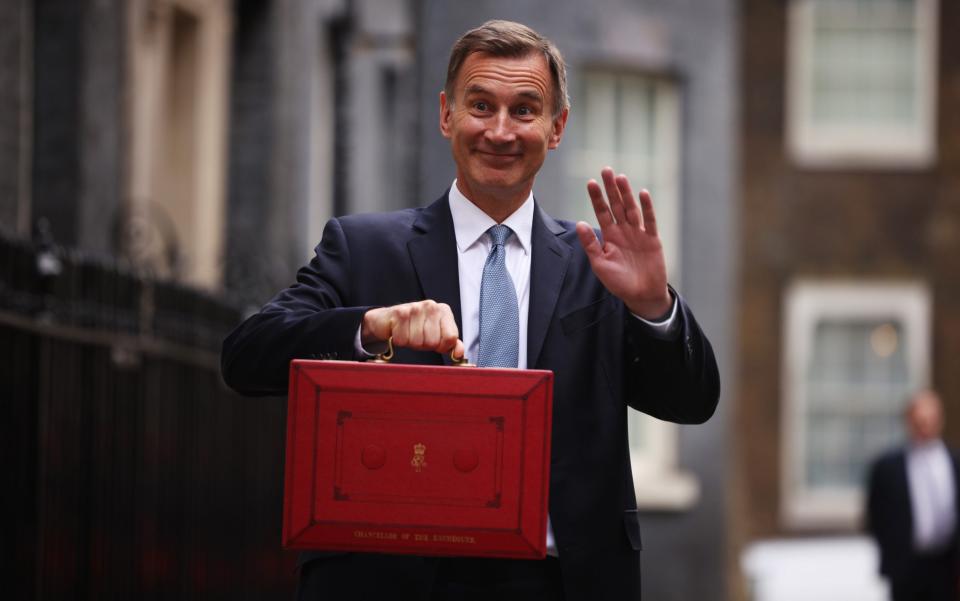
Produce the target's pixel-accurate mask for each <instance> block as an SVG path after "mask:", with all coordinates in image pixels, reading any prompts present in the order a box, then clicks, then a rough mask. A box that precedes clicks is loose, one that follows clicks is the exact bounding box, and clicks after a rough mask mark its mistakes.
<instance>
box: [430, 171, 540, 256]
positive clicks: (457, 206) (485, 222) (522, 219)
mask: <svg viewBox="0 0 960 601" xmlns="http://www.w3.org/2000/svg"><path fill="white" fill-rule="evenodd" d="M448 196H449V199H450V215H451V216H452V217H453V231H454V233H455V234H456V237H457V250H459V251H460V252H461V253H462V252H464V251H466V250H467V249H468V248H470V247H471V246H473V245H474V244H476V243H477V241H478V240H480V239H481V238H482V237H483V235H484V234H486V233H487V230H488V229H490V228H491V227H493V226H495V225H497V222H496V221H494V220H493V219H492V218H491V217H490V216H489V215H487V214H486V213H484V212H483V211H482V210H481V209H480V207H478V206H477V205H475V204H473V203H472V202H471V201H470V199H468V198H467V197H466V196H464V195H463V193H462V192H460V189H459V188H457V180H453V185H451V186H450V194H449V195H448ZM533 207H534V204H533V191H531V192H530V195H529V196H527V199H526V200H525V201H523V204H522V205H520V208H519V209H517V210H516V211H514V212H513V213H511V215H510V216H509V217H507V218H506V219H504V220H503V225H506V226H508V227H509V228H510V229H511V230H513V234H514V237H515V238H516V240H517V241H518V242H519V243H520V246H521V248H523V252H524V253H526V254H530V237H531V232H532V230H533Z"/></svg>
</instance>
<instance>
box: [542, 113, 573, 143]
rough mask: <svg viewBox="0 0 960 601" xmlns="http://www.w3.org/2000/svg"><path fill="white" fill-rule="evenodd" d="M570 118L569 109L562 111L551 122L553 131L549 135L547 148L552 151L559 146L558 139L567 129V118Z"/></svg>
mask: <svg viewBox="0 0 960 601" xmlns="http://www.w3.org/2000/svg"><path fill="white" fill-rule="evenodd" d="M569 116H570V109H563V111H562V112H561V113H560V114H559V115H557V116H556V117H555V118H554V120H553V131H552V132H551V133H550V144H549V146H547V148H549V149H550V150H553V149H554V148H556V147H557V146H560V139H561V138H563V131H564V129H566V127H567V117H569Z"/></svg>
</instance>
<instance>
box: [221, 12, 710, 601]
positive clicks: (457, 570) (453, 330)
mask: <svg viewBox="0 0 960 601" xmlns="http://www.w3.org/2000/svg"><path fill="white" fill-rule="evenodd" d="M568 113H569V104H568V101H567V93H566V72H565V67H564V63H563V59H562V58H561V56H560V53H559V52H558V51H557V49H556V48H555V47H554V45H553V44H552V43H551V42H550V41H549V40H546V39H545V38H543V37H542V36H540V35H539V34H537V33H536V32H534V31H533V30H531V29H529V28H527V27H525V26H523V25H520V24H517V23H510V22H505V21H491V22H487V23H485V24H484V25H482V26H481V27H479V28H477V29H474V30H471V31H469V32H467V33H466V34H464V35H463V36H462V37H461V38H460V40H458V41H457V43H456V44H455V45H454V47H453V49H452V51H451V56H450V62H449V68H448V73H447V82H446V85H445V87H444V90H443V91H442V92H441V93H440V131H441V133H442V134H443V135H444V136H445V137H446V138H447V139H448V140H449V141H450V146H451V150H452V153H453V157H454V160H455V163H456V166H457V169H456V179H455V180H454V183H453V184H452V186H451V187H450V189H449V190H448V191H447V192H445V193H444V194H443V195H442V196H441V197H440V198H439V199H438V200H437V201H436V202H434V203H433V204H430V205H429V206H427V207H426V208H421V209H408V210H403V211H398V212H394V213H387V214H377V215H353V216H348V217H341V218H337V219H332V220H331V221H330V222H329V223H328V224H327V226H326V228H325V230H324V234H323V238H322V240H321V242H320V244H319V245H318V246H317V248H316V256H315V257H314V259H313V260H312V261H311V262H310V263H309V264H308V265H307V266H305V267H303V268H302V269H301V270H300V271H299V273H298V275H297V283H296V284H294V285H293V286H291V287H290V288H288V289H287V290H284V291H282V292H280V293H279V294H278V295H277V296H276V297H275V298H274V299H273V300H271V301H270V302H269V303H268V304H267V305H266V306H264V308H263V309H262V310H261V311H260V312H259V313H257V314H256V315H254V316H252V317H250V318H249V319H248V320H247V321H246V322H244V323H243V324H242V325H241V326H240V327H238V328H237V330H235V331H234V332H233V333H232V334H231V335H230V336H229V337H228V338H227V339H226V340H225V341H224V349H223V356H222V367H223V374H224V378H225V380H226V381H227V383H228V384H229V385H230V386H232V387H233V388H235V389H237V390H238V391H240V392H243V393H248V394H271V393H274V394H275V393H283V392H285V390H286V385H287V375H288V364H289V362H290V360H291V359H294V358H321V359H322V358H326V359H355V360H363V359H366V358H368V357H370V356H371V355H372V354H373V353H376V352H378V351H380V350H383V348H384V343H385V341H386V340H387V339H388V338H390V337H392V339H393V344H394V345H395V346H396V347H399V348H398V350H397V351H396V357H395V359H394V361H397V362H403V363H418V364H434V365H440V364H444V363H450V355H451V353H452V354H453V355H454V356H456V357H463V356H464V355H465V356H466V357H467V358H468V359H470V360H471V361H473V362H477V363H479V364H480V365H481V366H483V365H497V366H507V367H517V368H521V369H523V368H527V367H529V368H536V369H547V370H552V371H553V373H554V377H555V383H554V400H553V445H552V448H553V451H552V458H551V459H552V460H551V479H550V507H549V521H548V540H547V544H548V549H549V551H548V555H549V557H548V558H547V559H546V560H544V561H521V560H517V561H511V560H494V559H467V558H460V559H436V558H421V557H400V556H384V555H376V554H329V553H327V554H323V553H308V554H304V555H303V556H302V557H301V561H300V564H301V575H300V586H299V589H298V594H299V597H300V598H301V599H316V598H327V597H325V596H324V595H326V596H329V598H336V599H347V598H358V599H366V598H370V599H377V598H387V597H389V598H420V599H564V598H565V599H637V598H639V590H640V570H639V559H640V557H639V551H640V547H641V545H640V532H639V528H638V524H637V510H636V501H635V493H634V490H633V479H632V476H631V472H630V460H629V449H628V442H627V421H626V417H627V416H626V409H627V406H631V407H634V408H635V409H638V410H641V411H644V412H645V413H648V414H650V415H653V416H654V417H658V418H660V419H665V420H669V421H673V422H680V423H700V422H703V421H705V420H707V419H708V418H709V417H710V416H711V415H712V414H713V412H714V409H715V407H716V404H717V400H718V396H719V377H718V373H717V366H716V362H715V360H714V356H713V351H712V350H711V348H710V344H709V342H708V341H707V339H706V337H705V336H704V335H703V333H702V332H701V331H700V328H699V326H698V325H697V323H696V321H695V320H694V318H693V315H692V313H691V312H690V310H689V308H688V307H687V305H686V304H685V303H684V301H683V300H682V299H681V298H680V297H679V295H677V294H676V292H675V291H673V289H672V288H670V287H669V286H668V285H667V281H666V267H665V264H664V258H663V251H662V246H661V243H660V239H659V237H658V234H657V228H656V219H655V215H654V212H653V207H652V203H651V199H650V196H649V194H648V193H647V192H646V191H642V192H640V194H639V195H637V196H635V195H634V193H633V192H632V190H631V186H630V183H629V181H628V180H627V178H626V177H625V176H623V175H620V176H616V175H614V173H613V171H612V170H611V169H609V168H606V169H603V170H602V183H603V188H602V189H601V185H600V184H599V183H598V182H596V181H593V180H591V181H590V182H588V183H587V193H588V196H589V198H590V200H591V202H592V204H593V207H594V210H595V212H596V215H597V219H598V222H599V225H600V230H601V233H602V238H603V241H602V242H601V241H600V240H598V238H597V235H596V233H595V231H594V230H593V229H592V228H591V227H590V226H588V225H587V224H586V223H582V222H581V223H578V224H576V225H574V224H572V223H569V222H565V221H558V220H555V219H553V218H551V217H550V216H548V215H547V214H546V213H545V212H544V211H543V209H542V208H541V207H540V206H539V205H538V204H537V203H536V202H535V200H534V198H533V183H534V179H535V177H536V174H537V172H538V171H539V169H540V167H541V165H542V164H543V161H544V159H545V157H546V155H547V153H548V151H549V150H551V149H553V148H556V147H557V146H558V145H559V143H560V140H561V138H562V135H563V131H564V126H565V125H566V121H567V115H568ZM604 192H606V200H605V199H604ZM638 199H639V203H638ZM497 232H499V233H497ZM508 276H509V277H508ZM488 277H489V279H488Z"/></svg>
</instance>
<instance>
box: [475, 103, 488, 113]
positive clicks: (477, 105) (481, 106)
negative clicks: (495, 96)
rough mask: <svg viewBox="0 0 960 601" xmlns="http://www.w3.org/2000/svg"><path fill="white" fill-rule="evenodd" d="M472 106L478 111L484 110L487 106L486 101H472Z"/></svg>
mask: <svg viewBox="0 0 960 601" xmlns="http://www.w3.org/2000/svg"><path fill="white" fill-rule="evenodd" d="M473 108H475V109H477V110H478V111H486V110H487V109H488V108H489V107H488V106H487V103H486V102H474V103H473Z"/></svg>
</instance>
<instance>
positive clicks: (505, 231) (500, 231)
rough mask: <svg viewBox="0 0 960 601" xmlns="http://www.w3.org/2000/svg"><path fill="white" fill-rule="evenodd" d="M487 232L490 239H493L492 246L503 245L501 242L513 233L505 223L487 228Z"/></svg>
mask: <svg viewBox="0 0 960 601" xmlns="http://www.w3.org/2000/svg"><path fill="white" fill-rule="evenodd" d="M487 233H489V234H490V240H492V241H493V245H494V246H503V243H504V242H506V241H507V240H508V239H509V238H510V236H512V235H513V230H512V229H510V228H509V227H508V226H506V225H502V224H500V225H495V226H493V227H492V228H490V229H489V230H487Z"/></svg>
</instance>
